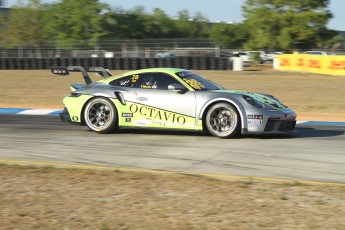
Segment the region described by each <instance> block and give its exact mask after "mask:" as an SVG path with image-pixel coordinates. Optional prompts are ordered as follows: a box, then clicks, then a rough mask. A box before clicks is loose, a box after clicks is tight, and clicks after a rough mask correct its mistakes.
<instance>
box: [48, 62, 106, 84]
mask: <svg viewBox="0 0 345 230" xmlns="http://www.w3.org/2000/svg"><path fill="white" fill-rule="evenodd" d="M50 70H51V72H52V73H53V74H56V75H69V72H81V74H82V75H83V77H84V80H85V83H86V84H87V85H88V84H91V83H92V80H91V78H90V76H89V74H88V72H93V73H98V74H99V75H100V76H102V77H103V78H108V77H110V76H111V73H110V72H109V70H107V69H104V68H103V67H87V68H86V69H85V68H84V67H82V66H67V67H66V66H52V67H50Z"/></svg>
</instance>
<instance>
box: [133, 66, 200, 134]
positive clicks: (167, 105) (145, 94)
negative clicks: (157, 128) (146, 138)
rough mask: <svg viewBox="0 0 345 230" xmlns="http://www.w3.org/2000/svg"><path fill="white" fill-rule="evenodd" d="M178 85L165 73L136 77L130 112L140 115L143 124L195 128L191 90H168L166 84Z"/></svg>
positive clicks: (194, 103)
mask: <svg viewBox="0 0 345 230" xmlns="http://www.w3.org/2000/svg"><path fill="white" fill-rule="evenodd" d="M171 84H180V83H179V82H178V81H177V80H176V79H174V78H173V77H172V76H170V75H168V74H166V73H157V72H154V73H143V74H139V79H138V84H137V85H136V87H137V88H135V96H134V98H133V97H132V100H133V102H134V103H135V104H136V105H132V108H131V112H133V113H140V115H141V116H142V118H143V122H142V124H143V125H149V126H150V125H151V124H160V125H162V126H167V127H172V128H174V127H176V128H177V127H182V126H195V125H196V121H195V113H196V112H195V109H196V99H195V93H194V92H193V91H189V90H187V89H186V90H185V91H183V92H181V90H169V89H168V85H171ZM180 85H181V84H180Z"/></svg>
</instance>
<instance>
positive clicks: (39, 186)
mask: <svg viewBox="0 0 345 230" xmlns="http://www.w3.org/2000/svg"><path fill="white" fill-rule="evenodd" d="M0 178H1V186H0V203H1V211H0V219H1V222H2V223H1V226H0V229H103V230H106V229H339V230H340V229H344V228H345V219H344V215H343V214H344V212H345V195H344V194H345V187H344V186H336V185H331V186H330V185H328V186H323V185H302V184H299V183H286V184H272V183H265V182H256V181H243V182H239V181H221V180H215V179H210V178H202V177H201V178H195V177H188V176H184V175H156V174H148V173H143V174H138V173H133V172H119V171H93V170H78V169H56V168H42V167H37V168H36V167H23V166H8V165H7V166H6V165H0Z"/></svg>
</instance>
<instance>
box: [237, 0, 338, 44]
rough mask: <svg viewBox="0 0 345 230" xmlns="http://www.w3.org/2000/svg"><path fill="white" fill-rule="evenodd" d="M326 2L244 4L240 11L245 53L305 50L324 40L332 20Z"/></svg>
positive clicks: (254, 0) (256, 0) (288, 0)
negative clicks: (245, 33)
mask: <svg viewBox="0 0 345 230" xmlns="http://www.w3.org/2000/svg"><path fill="white" fill-rule="evenodd" d="M328 4H329V0H304V1H300V0H246V2H245V4H244V6H243V7H242V8H243V12H244V17H245V24H246V25H247V26H248V29H249V33H250V38H249V40H248V41H247V42H246V43H245V47H246V48H248V49H277V48H282V49H291V48H297V49H307V48H310V47H314V46H315V45H316V44H317V42H319V41H323V40H325V39H329V37H327V36H324V35H325V31H327V28H326V25H327V22H328V20H329V19H330V18H331V17H332V15H331V14H330V12H329V11H328V9H327V6H328Z"/></svg>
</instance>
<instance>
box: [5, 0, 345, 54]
mask: <svg viewBox="0 0 345 230" xmlns="http://www.w3.org/2000/svg"><path fill="white" fill-rule="evenodd" d="M328 5H329V0H304V1H300V0H246V1H245V3H244V5H243V6H242V13H243V16H244V21H243V22H240V23H226V22H217V23H215V22H210V21H209V20H208V18H207V17H206V16H205V15H203V14H202V13H200V12H199V13H196V14H194V15H191V14H190V13H189V12H188V11H187V10H183V11H180V12H177V15H176V17H174V18H172V17H169V16H168V15H167V14H166V13H165V12H164V11H163V10H161V9H159V8H155V9H154V10H153V11H152V12H151V13H147V12H146V11H145V8H144V7H143V6H137V7H135V8H133V9H130V10H125V9H121V8H111V7H110V6H109V5H108V4H105V3H102V2H100V1H99V0H78V1H75V0H60V1H58V2H55V3H51V4H43V3H42V2H41V0H28V1H26V2H25V3H23V2H22V1H20V2H19V3H17V5H16V6H14V7H12V8H11V10H10V12H9V14H7V15H4V14H2V15H0V47H2V48H20V47H21V46H23V44H25V46H30V47H37V48H38V47H41V46H42V45H53V46H55V47H60V48H66V49H72V48H87V47H94V45H95V44H96V43H97V42H99V41H100V40H104V39H146V38H208V39H211V40H215V41H217V42H218V43H219V44H220V45H221V46H222V47H223V48H244V49H277V50H288V49H310V48H315V47H319V48H328V49H331V48H337V47H339V46H340V44H342V42H343V40H342V38H341V37H339V36H338V33H337V32H336V31H334V30H330V29H328V28H327V23H328V21H329V20H330V19H331V18H332V14H331V13H330V12H329V10H328V8H327V7H328Z"/></svg>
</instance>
